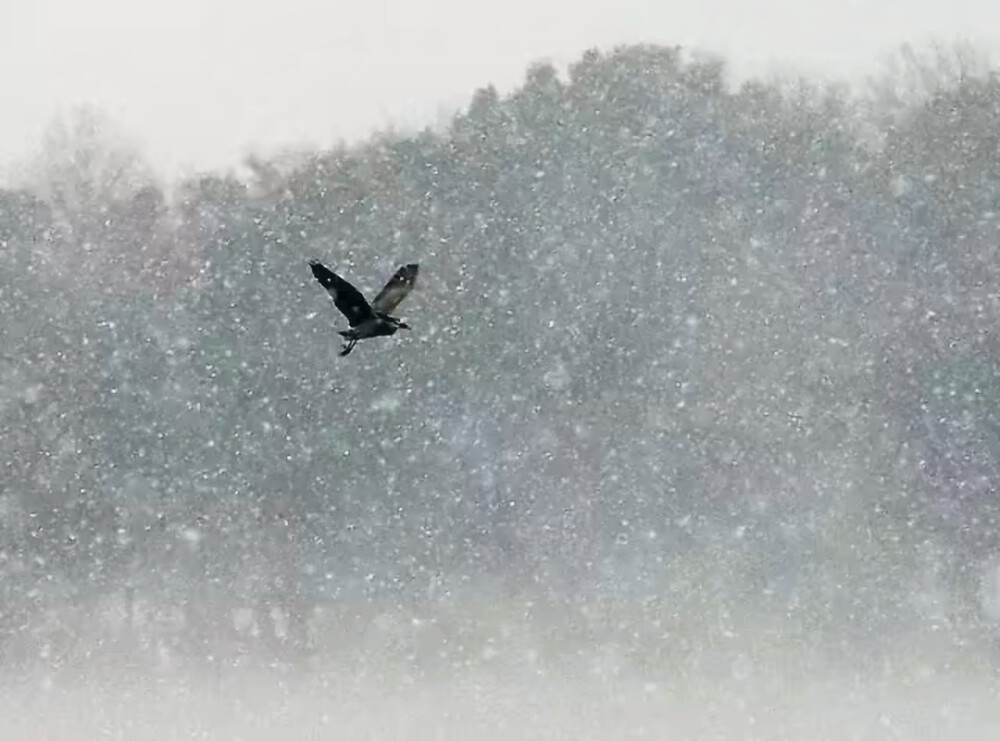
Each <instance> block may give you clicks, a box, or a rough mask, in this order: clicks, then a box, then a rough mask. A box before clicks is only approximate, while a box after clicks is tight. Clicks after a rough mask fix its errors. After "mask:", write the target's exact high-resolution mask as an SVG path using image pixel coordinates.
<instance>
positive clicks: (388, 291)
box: [309, 260, 419, 356]
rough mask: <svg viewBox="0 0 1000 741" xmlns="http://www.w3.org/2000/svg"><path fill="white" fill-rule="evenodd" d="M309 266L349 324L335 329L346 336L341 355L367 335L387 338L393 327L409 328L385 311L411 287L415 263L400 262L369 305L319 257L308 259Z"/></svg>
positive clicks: (395, 328)
mask: <svg viewBox="0 0 1000 741" xmlns="http://www.w3.org/2000/svg"><path fill="white" fill-rule="evenodd" d="M309 267H311V268H312V272H313V275H314V276H316V280H318V281H319V284H320V285H321V286H323V288H325V289H326V290H327V291H328V292H329V293H330V296H332V297H333V303H334V304H335V305H336V307H337V309H338V310H339V311H340V313H341V314H343V315H344V316H345V317H347V321H348V322H350V324H351V328H350V329H347V330H343V331H340V332H338V334H340V336H341V337H345V338H347V342H345V343H344V347H343V348H341V351H340V355H341V356H344V355H347V354H348V353H349V352H351V350H353V349H354V346H355V345H356V344H358V340H364V339H368V338H369V337H388V336H390V335H394V334H396V330H399V329H409V328H410V325H408V324H405V323H404V322H401V321H400V320H399V319H397V318H396V317H394V316H390V314H389V312H391V311H393V310H394V309H395V308H396V307H397V306H399V304H400V302H401V301H402V300H403V299H404V298H406V297H407V295H408V294H409V293H410V291H412V290H413V286H414V285H415V284H416V281H417V270H418V269H419V266H418V265H415V264H411V265H404V266H402V267H401V268H400V269H399V270H397V271H396V274H395V275H394V276H392V278H391V279H390V280H389V282H388V283H386V284H385V287H384V288H383V289H382V290H381V291H379V293H378V295H377V296H376V297H375V300H374V301H372V302H371V304H369V303H368V301H367V300H366V299H365V297H364V295H363V294H362V293H361V291H359V290H358V289H357V288H355V287H354V286H352V285H351V284H350V283H348V282H347V281H346V280H344V279H343V278H341V277H340V276H339V275H337V274H336V273H334V272H333V271H332V270H330V269H329V268H328V267H326V266H325V265H323V264H322V263H321V262H320V261H319V260H310V261H309Z"/></svg>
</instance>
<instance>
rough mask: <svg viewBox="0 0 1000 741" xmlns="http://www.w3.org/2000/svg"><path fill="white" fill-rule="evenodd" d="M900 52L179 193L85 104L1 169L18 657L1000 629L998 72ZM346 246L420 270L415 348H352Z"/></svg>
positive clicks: (371, 273) (550, 95)
mask: <svg viewBox="0 0 1000 741" xmlns="http://www.w3.org/2000/svg"><path fill="white" fill-rule="evenodd" d="M903 59H904V62H905V64H904V65H903V67H902V68H901V69H900V70H897V71H896V73H894V75H895V76H889V75H887V76H886V78H885V79H884V80H883V81H881V82H877V83H875V84H873V85H872V86H871V89H870V90H868V91H866V92H865V94H858V91H856V90H847V89H842V88H839V87H836V86H821V85H818V84H817V85H813V84H808V83H806V82H796V83H794V84H791V83H787V82H782V81H775V82H764V81H760V80H754V81H748V82H745V83H742V84H739V85H732V84H729V82H728V73H727V68H726V65H725V63H724V62H723V61H720V60H718V59H715V58H697V59H690V58H688V57H687V56H686V55H685V53H684V52H683V50H681V49H679V48H665V47H652V46H633V47H626V48H620V49H615V50H611V51H608V52H597V51H591V52H588V53H586V54H584V55H583V56H582V57H581V58H580V59H579V60H578V61H577V62H576V63H575V64H573V65H572V66H571V67H570V68H569V70H568V71H567V72H566V74H560V73H559V72H558V71H557V70H556V69H554V68H553V67H552V66H549V65H547V64H537V65H535V66H533V67H532V68H530V69H529V70H528V71H527V74H526V77H525V79H524V81H523V84H522V85H521V86H520V87H518V89H516V90H514V91H513V92H511V93H510V94H505V95H500V94H498V92H497V91H496V90H495V89H493V88H491V87H487V88H484V89H481V90H478V91H476V92H475V94H474V96H473V97H472V100H471V103H470V104H469V106H468V107H467V109H465V110H463V111H461V112H459V113H457V114H456V115H455V116H454V118H453V120H451V121H450V123H449V124H448V125H447V127H445V128H443V129H441V130H432V129H428V130H426V131H422V132H415V133H399V132H381V133H378V134H376V135H373V136H372V137H371V138H370V139H369V140H367V141H365V142H363V143H359V144H356V145H350V146H347V145H343V146H337V147H333V148H330V149H329V150H325V151H309V152H301V151H299V152H293V153H289V154H283V155H280V156H278V155H275V156H273V157H262V156H259V157H253V158H249V159H248V160H247V162H246V163H245V165H246V166H245V168H244V170H242V171H240V172H239V173H238V174H236V173H230V174H224V173H203V174H199V175H194V176H190V177H188V178H186V179H185V180H183V181H182V182H179V183H176V184H173V185H170V186H169V187H168V186H165V185H163V184H162V183H160V182H159V181H158V180H157V178H156V177H155V176H154V175H153V174H152V173H151V172H150V170H149V168H148V167H147V166H146V164H145V163H144V161H143V159H142V156H141V154H140V153H139V152H137V151H135V150H133V149H131V148H130V147H129V146H128V145H127V142H126V140H125V139H124V138H122V137H121V136H119V134H118V133H116V131H115V127H114V125H113V123H112V122H109V121H108V120H106V119H105V118H104V117H103V116H102V114H101V113H100V112H99V111H94V110H81V111H79V112H78V113H77V114H75V115H74V116H70V117H68V118H64V119H60V120H59V121H58V122H56V123H55V124H53V126H52V128H51V129H50V131H49V134H48V136H47V138H46V141H45V144H44V147H43V150H42V151H41V152H40V154H39V156H38V158H37V161H36V163H35V166H34V167H33V169H32V170H31V173H30V176H28V177H26V178H25V179H24V182H22V183H20V184H18V185H17V186H16V187H15V186H12V187H9V188H7V189H5V190H2V191H0V308H2V317H3V320H2V323H0V463H2V465H0V591H2V594H0V660H5V661H15V660H26V659H27V658H28V657H30V658H32V659H33V658H36V657H37V656H38V655H39V645H43V644H44V645H45V646H50V645H56V643H57V639H56V638H54V637H53V636H56V635H58V634H59V631H60V630H63V632H66V631H67V630H69V629H68V628H66V627H65V624H63V623H60V619H59V618H58V617H53V615H60V614H70V613H69V612H61V611H75V612H72V614H73V615H77V618H74V620H75V621H76V625H77V626H79V625H83V624H85V622H84V619H83V618H81V617H79V616H80V615H84V616H86V615H90V616H92V618H93V621H95V622H98V623H99V622H100V619H99V617H93V616H94V615H98V616H99V615H100V614H105V613H106V612H107V610H106V606H107V605H108V604H123V603H126V604H127V605H128V607H127V610H126V613H127V615H128V619H129V620H140V618H141V621H142V625H143V626H144V627H143V628H142V631H143V632H144V634H145V635H146V636H147V637H148V636H151V635H169V634H170V632H171V630H173V631H174V632H175V633H177V635H183V637H184V640H187V641H193V644H194V645H193V646H188V650H190V651H192V652H195V653H196V652H197V651H199V650H201V649H199V648H197V646H202V647H203V646H204V641H207V640H210V639H209V638H207V637H206V636H215V635H217V634H218V633H219V632H220V631H223V632H224V631H225V630H226V628H225V626H226V625H228V623H227V621H228V620H229V618H228V617H225V616H226V615H228V614H229V613H228V612H227V610H230V609H231V607H232V606H233V605H265V606H266V605H269V604H272V603H274V604H280V605H282V606H283V609H285V610H286V611H287V612H288V614H289V615H290V616H291V618H293V619H292V625H293V627H295V626H299V628H298V630H299V633H298V635H300V637H301V635H304V632H303V631H305V628H304V627H303V625H304V623H305V622H306V620H307V613H308V611H309V610H311V609H313V608H314V607H315V606H317V605H319V606H322V605H334V604H343V603H347V602H350V603H360V602H363V601H370V600H387V601H390V602H393V601H395V603H396V604H402V603H403V602H413V603H421V602H434V601H436V600H486V601H487V602H492V603H494V604H515V603H517V601H518V600H534V601H535V602H533V604H537V603H538V602H537V601H539V600H541V601H544V602H547V603H551V604H562V605H571V604H574V603H577V602H580V603H591V602H593V601H595V600H616V601H620V602H623V603H629V604H633V605H638V606H642V607H643V609H648V610H652V611H655V613H656V614H657V615H658V618H657V620H662V621H664V622H657V623H656V625H658V626H661V627H662V626H664V625H667V624H668V623H670V624H672V625H680V624H682V623H684V622H685V621H697V622H703V623H704V624H706V625H709V626H711V629H712V630H715V629H724V630H730V631H732V630H735V631H739V630H745V629H746V626H749V625H761V624H775V623H780V624H781V625H782V626H783V630H785V631H786V633H789V632H794V631H800V632H801V634H802V635H810V636H819V637H823V636H826V637H830V638H835V639H836V640H841V639H849V640H856V641H859V642H862V643H863V642H865V641H866V640H869V639H870V638H871V637H872V636H874V635H885V633H886V632H887V631H889V629H890V628H891V629H892V632H894V633H897V634H905V633H906V631H907V630H910V629H913V630H919V629H921V627H926V626H929V625H934V626H940V627H945V628H948V629H949V630H951V631H960V630H964V629H966V628H969V627H974V628H975V629H978V630H983V629H988V628H989V618H990V615H989V614H988V613H989V612H990V609H989V604H990V603H989V600H988V599H984V591H983V585H984V583H986V582H988V579H987V577H988V575H989V574H990V573H991V569H992V568H993V564H992V560H993V559H994V558H995V557H997V556H998V555H1000V520H998V514H1000V498H998V496H997V494H998V492H997V484H998V481H1000V478H998V476H997V473H998V471H997V462H998V461H1000V412H998V407H997V401H998V397H1000V340H998V334H997V329H996V328H997V326H998V323H997V320H998V314H1000V290H998V289H997V286H998V285H1000V283H998V281H997V280H995V279H994V276H995V275H996V274H997V273H998V272H1000V262H998V260H997V259H996V251H997V249H998V244H1000V242H998V235H1000V229H998V226H1000V77H998V76H997V75H996V74H994V73H993V72H992V71H991V70H989V69H981V68H979V67H977V68H976V69H971V67H972V66H975V65H968V64H965V63H963V62H962V61H961V60H959V61H955V60H954V59H953V58H949V59H950V60H951V61H949V60H948V59H944V58H942V59H939V60H937V61H934V60H931V61H930V62H928V61H926V60H923V59H922V58H919V56H918V55H913V54H910V55H905V54H904V55H903ZM890 77H891V79H890ZM313 257H316V258H319V259H321V260H323V261H324V262H325V263H326V264H328V265H330V266H331V267H334V268H335V269H339V271H340V272H341V273H342V274H344V275H345V276H346V277H348V278H349V279H351V280H353V281H355V282H356V283H357V284H358V285H359V287H362V288H363V290H365V291H366V292H368V293H369V295H372V293H373V292H374V290H377V288H378V287H379V286H380V285H381V284H382V282H384V280H385V279H387V278H388V277H389V275H391V273H392V271H393V270H394V269H395V267H396V266H397V265H399V264H401V263H402V262H419V263H420V264H421V279H420V282H419V283H418V287H417V290H416V291H414V293H413V294H412V295H411V296H410V298H409V299H407V302H406V303H405V304H403V305H402V307H401V308H400V312H401V316H403V317H404V318H405V319H406V320H407V321H408V322H409V323H410V324H411V325H412V326H413V327H414V331H413V332H411V333H401V334H402V335H403V336H400V335H397V336H396V337H395V338H393V339H392V340H373V341H371V342H366V343H363V344H362V345H360V346H359V347H358V349H357V350H356V351H355V352H354V353H353V354H352V355H351V356H350V357H349V358H339V357H337V350H338V348H339V338H338V337H337V335H336V330H337V329H338V328H343V324H344V322H343V319H342V317H340V316H339V315H338V314H336V312H335V310H334V308H333V306H332V303H331V302H330V300H329V297H328V296H327V295H326V293H325V292H324V291H323V290H322V289H321V288H320V287H319V286H318V285H317V284H316V283H315V282H314V281H313V279H312V276H311V275H310V272H309V269H308V265H307V261H308V260H309V259H310V258H313ZM984 580H985V581H984ZM986 591H987V592H988V591H989V590H988V589H987V590H986ZM102 606H103V607H102ZM102 610H104V613H102ZM175 613H176V614H175ZM136 615H139V616H140V617H136ZM220 616H221V617H220ZM670 621H673V622H670ZM178 625H183V626H184V627H183V629H180V628H177V626H178ZM720 625H722V626H723V628H717V626H720ZM220 626H221V627H220ZM741 626H742V627H741ZM663 630H667V628H665V627H664V628H663ZM291 634H293V635H294V634H296V632H295V630H292V631H291ZM67 640H68V639H67ZM177 641H178V642H179V641H180V638H177ZM59 645H63V644H59ZM66 645H69V644H66ZM178 646H180V648H179V649H178V650H181V649H183V648H184V647H183V646H181V645H180V643H178ZM59 650H61V651H64V652H68V651H70V649H69V648H66V647H65V645H63V648H61V649H59Z"/></svg>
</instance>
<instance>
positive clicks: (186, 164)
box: [0, 0, 1000, 173]
mask: <svg viewBox="0 0 1000 741" xmlns="http://www.w3.org/2000/svg"><path fill="white" fill-rule="evenodd" d="M992 29H996V31H992ZM991 33H994V34H997V35H1000V0H998V1H997V2H989V1H988V0H947V1H944V0H934V1H933V2H930V1H928V0H868V1H867V2H864V1H862V0H364V1H363V0H152V1H150V0H0V36H2V43H0V102H2V107H0V110H2V114H0V163H8V164H9V163H11V162H15V161H17V160H20V159H23V158H25V157H26V156H28V155H29V154H30V153H31V152H32V151H33V150H34V149H35V147H36V146H37V142H38V140H39V135H40V132H41V130H42V128H43V127H44V126H45V125H46V124H47V123H48V121H49V120H50V119H51V118H52V116H53V115H54V114H55V113H56V111H57V110H59V109H65V108H67V107H69V106H72V105H74V104H77V103H83V102H89V103H96V104H98V105H100V106H101V107H103V108H104V109H105V110H106V111H107V112H108V113H109V114H110V115H111V116H112V117H113V118H114V119H115V120H116V121H117V122H118V123H119V124H121V125H122V126H123V128H125V129H126V130H127V131H128V132H129V133H131V134H132V135H134V137H135V138H136V139H137V140H138V141H139V142H140V143H141V145H142V146H143V148H144V150H145V152H146V154H147V156H148V157H149V158H150V160H151V161H152V162H153V163H154V164H155V165H156V166H157V167H158V168H159V169H161V171H170V172H174V173H176V172H178V171H179V170H187V169H189V168H190V167H199V168H204V167H212V168H216V167H225V166H228V165H231V164H234V163H236V162H237V161H238V160H239V159H240V158H241V156H242V155H243V154H245V153H246V152H248V151H250V150H251V149H252V148H257V149H260V150H261V151H265V152H267V151H273V149H275V148H276V147H279V146H281V145H296V144H323V145H325V144H329V143H331V142H333V141H336V140H337V139H338V138H340V137H345V138H348V139H354V138H356V137H359V136H362V135H364V134H365V133H366V132H367V131H369V130H370V129H372V128H373V127H382V126H385V125H387V124H388V123H390V122H394V121H395V122H398V123H402V124H414V123H424V122H427V121H429V120H431V119H433V118H434V117H435V115H436V114H438V113H440V112H441V111H443V110H445V109H447V108H450V107H454V106H456V105H459V104H461V103H464V101H465V100H466V98H467V96H468V95H469V94H470V93H471V92H472V91H473V90H474V89H475V88H476V87H480V86H482V85H485V84H487V83H490V82H492V83H494V84H496V85H497V86H498V87H500V88H501V89H504V90H507V89H510V88H511V87H512V86H513V85H515V84H517V83H518V82H519V81H520V80H521V78H522V75H523V72H524V69H525V67H526V66H527V64H528V63H530V62H532V61H534V60H538V59H541V58H548V59H551V60H552V61H554V62H556V63H557V64H560V65H562V64H565V63H567V62H569V61H572V60H573V59H574V58H575V57H576V56H578V55H579V54H580V53H581V52H582V51H583V50H584V49H585V48H586V47H588V46H599V47H604V48H606V47H608V46H610V45H613V44H617V43H622V42H637V41H647V42H662V43H669V44H674V43H679V44H681V45H684V46H690V47H699V48H706V49H709V50H714V51H719V52H722V53H724V54H726V55H727V56H728V57H729V58H730V59H732V60H733V61H734V62H736V63H738V65H740V66H741V68H742V69H743V70H751V71H760V70H764V71H766V70H767V69H768V68H769V66H770V65H772V64H774V63H777V64H785V65H787V64H789V63H794V64H799V65H802V66H803V67H804V68H806V69H812V70H820V71H824V72H827V73H830V74H839V73H849V72H851V71H857V70H858V69H859V68H861V67H864V66H868V67H870V68H871V69H873V70H874V69H876V66H875V65H876V64H877V62H878V60H879V57H880V56H881V55H884V54H885V53H887V52H890V51H892V50H893V49H894V48H896V47H897V46H898V45H899V44H900V43H902V42H904V41H911V42H917V43H919V42H921V41H926V40H928V39H930V38H939V39H942V40H945V41H950V40H952V39H954V38H956V37H964V38H970V39H972V40H974V41H977V42H981V43H984V44H991V43H992V42H993V41H994V38H991V36H990V35H989V34H991ZM994 58H997V55H996V54H994Z"/></svg>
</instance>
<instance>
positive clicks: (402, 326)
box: [399, 322, 410, 329]
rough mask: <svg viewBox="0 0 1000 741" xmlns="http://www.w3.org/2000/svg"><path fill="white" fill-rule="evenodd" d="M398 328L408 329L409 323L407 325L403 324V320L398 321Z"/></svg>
mask: <svg viewBox="0 0 1000 741" xmlns="http://www.w3.org/2000/svg"><path fill="white" fill-rule="evenodd" d="M399 328H400V329H409V328H410V325H409V324H405V323H403V322H400V323H399Z"/></svg>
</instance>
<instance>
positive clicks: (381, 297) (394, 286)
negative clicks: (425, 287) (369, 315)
mask: <svg viewBox="0 0 1000 741" xmlns="http://www.w3.org/2000/svg"><path fill="white" fill-rule="evenodd" d="M418 270H419V266H418V265H415V264H413V265H404V266H403V267H401V268H400V269H399V270H397V271H396V274H395V275H394V276H392V279H391V280H390V281H389V282H388V283H386V284H385V288H383V289H382V290H381V291H379V292H378V296H376V297H375V300H374V301H372V308H374V309H375V311H381V312H382V313H383V314H391V313H392V311H393V309H395V308H396V307H397V306H399V303H400V301H402V300H403V299H404V298H406V297H407V296H408V295H409V293H410V291H412V290H413V286H414V285H416V283H417V271H418Z"/></svg>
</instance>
